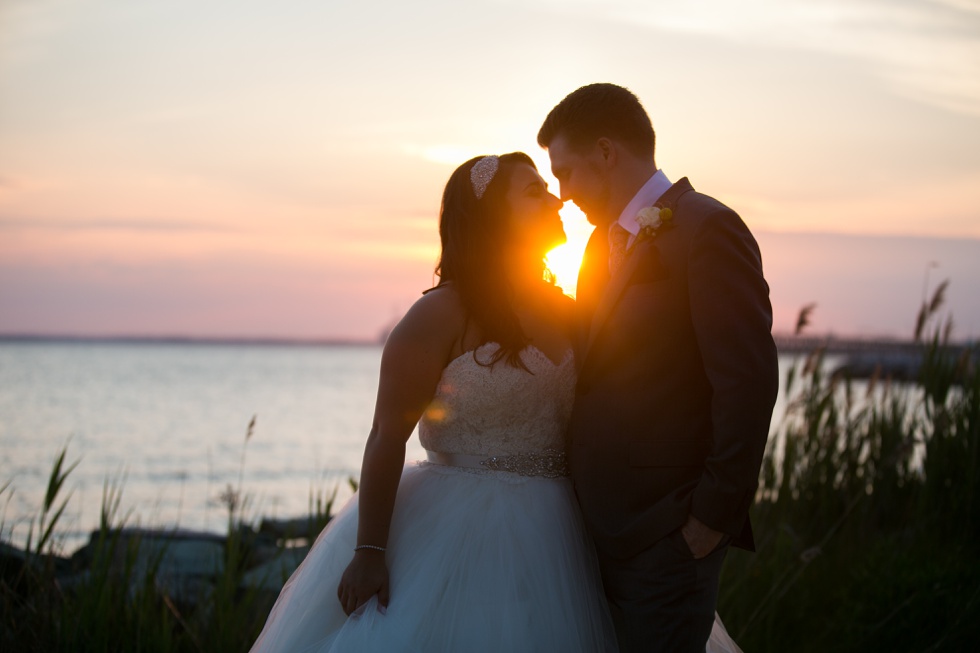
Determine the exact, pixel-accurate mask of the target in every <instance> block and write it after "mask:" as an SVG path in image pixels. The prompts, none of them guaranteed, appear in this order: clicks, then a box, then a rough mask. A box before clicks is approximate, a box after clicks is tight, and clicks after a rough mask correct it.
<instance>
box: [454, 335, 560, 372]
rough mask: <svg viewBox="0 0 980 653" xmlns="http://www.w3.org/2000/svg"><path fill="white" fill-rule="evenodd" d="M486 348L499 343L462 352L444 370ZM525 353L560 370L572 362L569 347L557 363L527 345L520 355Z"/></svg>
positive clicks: (491, 343)
mask: <svg viewBox="0 0 980 653" xmlns="http://www.w3.org/2000/svg"><path fill="white" fill-rule="evenodd" d="M487 347H500V343H498V342H493V341H490V342H485V343H483V344H482V345H480V346H479V347H477V348H476V349H471V350H469V351H464V352H463V353H462V354H460V355H459V356H457V357H456V358H454V359H452V360H451V361H449V364H448V365H446V369H449V367H450V366H452V365H453V364H454V363H456V362H457V361H459V360H461V359H463V358H465V357H466V356H470V357H472V356H473V353H474V352H478V351H480V350H482V349H486V348H487ZM525 353H528V354H532V355H536V356H537V357H538V358H540V359H543V360H544V361H545V362H547V363H550V364H551V366H552V367H555V368H562V367H564V366H565V365H567V364H568V363H569V361H571V360H572V354H573V350H572V348H571V347H569V348H568V349H566V350H565V353H564V355H563V356H562V357H561V360H560V361H557V362H556V361H555V360H554V359H553V358H551V356H549V355H548V354H546V353H544V352H543V351H541V350H540V349H538V348H537V347H535V346H534V345H528V346H526V347H525V348H524V349H523V350H522V351H521V354H522V355H523V354H525Z"/></svg>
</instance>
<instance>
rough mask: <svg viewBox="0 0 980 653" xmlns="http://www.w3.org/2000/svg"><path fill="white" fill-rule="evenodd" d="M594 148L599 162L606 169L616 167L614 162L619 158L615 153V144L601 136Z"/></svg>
mask: <svg viewBox="0 0 980 653" xmlns="http://www.w3.org/2000/svg"><path fill="white" fill-rule="evenodd" d="M595 147H596V154H597V155H598V156H599V160H601V161H602V162H603V164H604V165H605V166H606V167H607V168H610V167H612V166H614V165H616V161H617V159H618V158H619V153H618V152H617V148H616V143H615V142H613V141H612V140H611V139H609V138H607V137H605V136H601V137H599V139H598V140H597V141H596V142H595Z"/></svg>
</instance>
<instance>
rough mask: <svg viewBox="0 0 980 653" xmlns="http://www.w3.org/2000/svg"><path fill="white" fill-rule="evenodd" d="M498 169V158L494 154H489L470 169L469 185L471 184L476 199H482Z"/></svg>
mask: <svg viewBox="0 0 980 653" xmlns="http://www.w3.org/2000/svg"><path fill="white" fill-rule="evenodd" d="M499 167H500V158H499V157H498V156H497V155H496V154H491V155H490V156H485V157H483V158H482V159H480V160H479V161H477V162H476V163H475V164H474V165H473V167H472V168H470V183H471V184H473V194H474V195H476V199H480V198H482V197H483V194H484V193H485V192H487V186H489V185H490V182H491V181H493V176H494V175H495V174H497V168H499Z"/></svg>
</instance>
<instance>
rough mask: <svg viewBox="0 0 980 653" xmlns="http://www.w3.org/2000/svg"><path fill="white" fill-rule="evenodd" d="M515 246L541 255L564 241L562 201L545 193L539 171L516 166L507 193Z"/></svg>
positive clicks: (529, 167)
mask: <svg viewBox="0 0 980 653" xmlns="http://www.w3.org/2000/svg"><path fill="white" fill-rule="evenodd" d="M506 200H507V206H508V207H509V208H510V220H511V227H512V229H511V233H512V235H513V239H514V243H515V246H516V247H517V248H518V249H520V250H524V251H532V252H533V253H534V254H535V255H537V254H540V255H541V256H544V255H545V254H547V253H548V251H550V250H551V249H553V248H555V247H557V246H558V245H561V244H563V243H564V242H565V240H566V237H565V228H564V226H563V225H562V223H561V216H559V215H558V209H560V208H561V207H562V201H561V200H560V199H558V198H557V197H555V196H554V195H552V194H551V193H549V192H548V184H546V183H545V181H544V179H542V178H541V175H539V174H538V171H537V170H535V169H534V168H532V167H531V166H529V165H527V164H523V163H522V164H518V165H517V166H516V167H515V168H514V170H513V171H512V172H511V175H510V185H509V186H508V188H507V194H506Z"/></svg>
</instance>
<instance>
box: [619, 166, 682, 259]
mask: <svg viewBox="0 0 980 653" xmlns="http://www.w3.org/2000/svg"><path fill="white" fill-rule="evenodd" d="M670 187H671V182H670V180H669V179H667V175H665V174H664V171H663V170H657V171H656V172H655V173H653V176H652V177H650V178H649V179H648V180H647V182H646V183H645V184H643V186H642V187H641V188H640V190H638V191H636V195H634V196H633V199H631V200H630V203H629V204H627V205H626V208H625V209H623V212H622V213H620V214H619V220H617V221H616V222H614V223H613V224H614V225H615V224H618V225H619V226H620V227H622V228H623V229H625V230H626V231H628V232H630V239H629V243H628V246H629V245H632V244H633V241H634V240H635V239H636V237H637V236H638V235H639V233H640V225H639V223H637V221H636V214H637V213H639V212H640V211H642V210H643V209H645V208H647V207H648V206H653V205H654V204H656V203H657V200H659V199H660V197H661V196H662V195H663V194H664V193H666V192H667V189H668V188H670ZM610 228H612V225H610Z"/></svg>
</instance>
